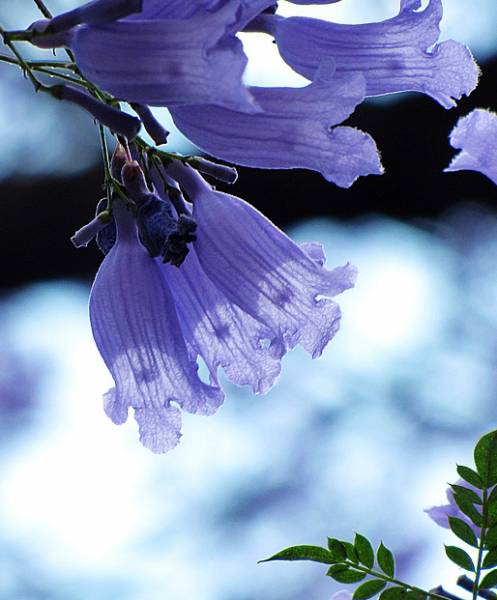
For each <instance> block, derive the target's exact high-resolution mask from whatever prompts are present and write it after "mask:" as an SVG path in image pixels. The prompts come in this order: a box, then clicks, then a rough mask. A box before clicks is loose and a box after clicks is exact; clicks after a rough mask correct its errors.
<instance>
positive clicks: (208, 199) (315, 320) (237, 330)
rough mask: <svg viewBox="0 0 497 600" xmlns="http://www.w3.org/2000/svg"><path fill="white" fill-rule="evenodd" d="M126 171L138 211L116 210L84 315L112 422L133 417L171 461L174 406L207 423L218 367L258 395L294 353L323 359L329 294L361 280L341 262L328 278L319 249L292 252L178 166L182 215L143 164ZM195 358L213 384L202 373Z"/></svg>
mask: <svg viewBox="0 0 497 600" xmlns="http://www.w3.org/2000/svg"><path fill="white" fill-rule="evenodd" d="M122 173H123V175H122V177H123V182H124V183H125V185H126V191H127V193H128V195H129V196H130V198H131V199H132V200H133V202H132V203H131V204H130V206H129V207H126V206H125V205H124V204H123V203H122V202H121V201H118V200H115V201H114V209H113V214H114V220H113V221H112V222H111V223H110V224H109V225H107V227H110V228H112V227H117V239H116V240H115V242H114V241H113V240H112V241H111V245H112V244H113V245H112V247H111V249H110V251H109V252H108V253H107V255H106V256H105V258H104V260H103V262H102V265H101V267H100V269H99V271H98V273H97V276H96V279H95V283H94V285H93V288H92V291H91V299H90V318H91V324H92V329H93V334H94V337H95V341H96V344H97V347H98V349H99V351H100V353H101V355H102V357H103V359H104V361H105V363H106V365H107V367H108V368H109V370H110V372H111V374H112V376H113V378H114V381H115V388H113V389H112V390H110V391H109V392H108V393H107V394H106V396H105V410H106V412H107V414H108V415H109V416H110V418H111V419H112V420H113V421H114V422H115V423H123V422H124V421H126V418H127V415H128V409H129V408H130V407H131V408H133V409H134V413H135V418H136V420H137V422H138V424H139V428H140V439H141V441H142V443H143V444H144V445H145V446H146V447H147V448H150V449H151V450H152V451H153V452H166V451H167V450H169V449H171V448H173V447H174V446H175V445H176V444H177V443H178V441H179V439H180V435H181V433H180V430H181V417H180V410H179V408H181V409H183V410H186V411H188V412H192V413H197V414H204V415H208V414H212V413H213V412H214V411H215V410H216V409H217V408H218V407H219V406H220V405H221V403H222V402H223V398H224V394H223V392H222V390H221V388H220V385H219V381H218V370H219V368H220V367H221V368H222V369H223V370H224V372H225V375H226V376H227V378H228V379H229V380H231V381H232V382H234V383H236V384H239V385H250V386H251V387H252V389H253V391H254V392H256V393H263V392H267V391H268V390H269V389H270V388H271V386H272V385H273V384H274V382H275V380H276V378H277V376H278V374H279V372H280V361H281V358H282V356H283V355H284V354H285V353H286V352H287V351H288V350H289V349H290V348H293V347H294V346H296V345H297V344H300V345H301V346H302V347H303V348H304V349H305V350H307V351H308V352H309V353H310V354H311V355H312V356H313V357H315V356H319V355H320V354H321V352H322V351H323V349H324V347H325V346H326V344H327V343H328V342H329V340H330V339H331V338H332V337H333V336H334V334H335V333H336V332H337V330H338V328H339V324H340V309H339V307H338V305H337V304H336V303H335V302H334V301H333V300H331V297H333V296H336V295H337V294H339V293H341V292H342V291H344V290H346V289H348V288H350V287H352V286H353V285H354V281H355V276H356V271H355V268H354V267H352V266H351V265H348V264H347V265H345V266H343V267H339V268H336V269H333V270H332V271H328V270H326V269H325V268H324V266H323V265H324V262H325V256H324V253H323V250H322V248H321V247H320V246H319V244H306V245H304V246H300V247H299V246H298V245H297V244H295V243H294V242H292V241H291V240H290V239H289V238H288V237H287V236H286V235H285V234H284V233H283V232H282V231H280V230H279V229H278V228H276V227H275V226H274V225H273V224H272V223H271V222H270V221H268V220H267V219H266V218H265V217H263V216H262V215H261V214H260V213H259V212H258V211H257V210H255V209H254V208H252V207H251V206H250V205H249V204H247V203H245V202H244V201H242V200H240V199H238V198H235V197H233V196H228V195H226V194H223V193H221V192H217V191H214V190H213V189H212V188H211V187H210V186H209V185H208V184H207V183H206V182H205V181H204V180H203V179H202V177H201V176H200V175H199V174H198V173H197V172H196V171H194V170H193V169H191V168H190V167H187V166H184V165H182V164H181V163H172V164H171V165H170V166H169V167H168V173H164V174H163V176H164V178H165V179H166V180H169V181H170V182H171V184H170V187H174V185H177V184H175V183H174V181H176V180H177V181H178V182H179V184H180V186H181V188H182V189H184V190H185V192H186V193H187V194H188V197H189V198H190V199H191V200H192V201H193V210H192V212H190V207H191V205H189V203H186V202H183V209H180V214H178V211H177V210H176V208H175V207H174V205H173V203H172V202H171V200H170V198H171V196H172V191H171V189H169V190H168V188H164V189H163V190H161V191H160V193H159V190H154V191H153V192H151V191H150V190H149V189H148V188H147V186H146V184H145V180H144V179H143V174H142V173H141V170H140V168H139V166H138V163H136V162H131V163H127V164H126V165H125V166H124V168H123V171H122ZM172 178H174V180H173V179H172ZM176 189H178V190H179V188H176ZM178 193H179V192H178ZM175 205H176V207H178V206H179V204H178V201H177V199H176V201H175ZM182 210H184V211H185V212H182ZM185 223H186V224H188V223H189V224H190V225H189V226H188V227H187V228H185ZM103 231H105V229H101V230H100V233H102V232H103ZM107 249H108V248H107ZM157 255H159V256H158V257H157ZM160 257H162V259H163V260H161V258H160ZM164 260H165V261H166V262H164ZM198 358H201V359H202V360H203V361H204V363H205V364H206V366H207V368H208V370H209V374H210V383H209V384H207V383H205V382H203V381H202V380H201V379H200V377H199V375H198V372H197V369H198V367H197V359H198Z"/></svg>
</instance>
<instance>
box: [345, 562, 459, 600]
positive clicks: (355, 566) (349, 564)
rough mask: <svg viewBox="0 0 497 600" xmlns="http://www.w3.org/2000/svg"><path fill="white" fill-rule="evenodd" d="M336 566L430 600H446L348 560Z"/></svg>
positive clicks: (438, 595)
mask: <svg viewBox="0 0 497 600" xmlns="http://www.w3.org/2000/svg"><path fill="white" fill-rule="evenodd" d="M338 564H344V565H346V566H347V567H352V568H353V569H355V570H356V571H362V572H363V573H366V574H368V575H372V576H373V577H376V578H378V579H382V580H383V581H387V582H388V583H396V584H397V585H400V586H401V587H403V588H408V589H409V590H413V591H414V592H419V593H421V594H423V595H424V596H429V597H430V598H436V599H437V600H447V598H446V597H444V596H441V595H440V594H435V593H433V592H427V591H426V590H422V589H421V588H419V587H416V586H414V585H411V584H410V583H405V582H404V581H400V579H395V577H389V576H388V575H386V574H385V573H381V572H380V571H375V570H373V569H369V568H368V567H363V566H362V565H359V564H357V563H354V562H352V561H351V560H349V559H347V560H345V561H344V562H342V563H338Z"/></svg>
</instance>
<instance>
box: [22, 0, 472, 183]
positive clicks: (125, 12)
mask: <svg viewBox="0 0 497 600" xmlns="http://www.w3.org/2000/svg"><path fill="white" fill-rule="evenodd" d="M294 1H296V0H294ZM329 1H331V0H329ZM334 1H336V0H334ZM298 3H299V4H308V3H309V2H304V1H303V0H300V1H299V2H298ZM319 3H326V2H319ZM420 6H421V0H401V2H400V12H399V14H398V15H397V16H396V17H393V18H391V19H388V20H386V21H383V22H380V23H370V24H363V25H340V24H335V23H329V22H325V21H321V20H319V19H309V18H301V17H291V18H284V17H281V16H280V15H278V14H277V13H276V14H275V10H276V2H275V0H181V1H179V0H143V2H139V1H138V0H94V1H93V2H89V3H88V4H86V5H84V6H82V7H80V8H78V9H75V10H72V11H69V12H68V13H64V14H62V15H59V16H57V17H55V18H53V19H52V20H42V21H38V22H36V23H34V24H33V25H32V26H31V29H32V32H33V37H32V42H33V43H35V44H37V45H39V46H41V47H45V48H46V47H57V46H66V47H69V48H70V49H71V50H72V52H73V53H74V55H75V57H76V61H77V64H78V66H79V68H80V70H81V71H82V73H83V74H84V75H85V77H87V78H88V79H89V80H90V81H91V82H93V83H94V84H96V85H98V86H99V87H100V88H101V89H102V90H105V91H106V92H108V93H110V94H112V95H113V96H114V97H116V98H119V99H123V100H126V101H128V102H131V103H133V104H136V105H138V106H141V105H145V106H147V105H153V106H166V107H168V108H169V110H170V112H171V115H172V117H173V119H174V122H175V124H176V125H177V126H178V128H179V129H180V130H181V131H182V132H183V133H184V134H185V135H186V136H187V137H188V138H189V139H190V140H191V141H192V142H194V143H195V144H196V145H197V146H199V147H200V148H201V149H203V150H205V151H206V152H208V153H209V154H211V155H212V156H215V157H217V158H220V159H223V160H227V161H229V162H233V163H237V164H240V165H246V166H251V167H259V168H279V169H288V168H296V167H302V168H306V169H313V170H316V171H319V172H320V173H322V174H323V176H324V177H325V178H326V179H328V180H329V181H333V182H335V183H336V184H337V185H339V186H343V187H348V186H350V185H351V184H352V183H353V182H354V180H355V179H357V177H359V176H361V175H368V174H380V173H381V172H382V166H381V163H380V159H379V155H378V151H377V149H376V145H375V143H374V141H373V139H372V138H371V137H370V136H369V135H368V134H366V133H364V132H362V131H359V130H357V129H355V128H353V127H349V126H339V125H338V124H339V123H341V122H342V121H344V120H345V119H346V118H347V117H348V116H349V115H350V114H351V113H352V112H353V111H354V109H355V107H356V106H357V105H358V104H360V103H361V102H362V101H363V100H364V98H366V97H368V96H376V95H380V94H389V93H394V92H403V91H418V92H422V93H425V94H428V95H430V96H432V97H433V98H435V99H436V100H437V101H438V102H440V104H441V105H442V106H444V107H446V108H450V107H451V106H453V105H454V104H455V102H454V99H459V98H461V96H462V95H464V94H469V93H470V92H471V91H472V90H473V89H474V87H475V86H476V83H477V79H478V67H477V66H476V64H475V62H474V61H473V58H472V56H471V54H470V52H469V50H468V49H467V48H466V47H464V46H463V45H461V44H459V43H457V42H455V41H452V40H448V41H445V42H442V43H439V44H437V40H438V37H439V33H440V31H439V23H440V20H441V18H442V2H441V0H429V2H428V5H427V6H426V7H425V8H424V9H423V10H419V9H420ZM240 31H247V32H253V31H263V32H265V33H267V34H269V35H271V36H273V37H274V40H275V42H276V44H277V47H278V50H279V52H280V54H281V56H282V58H283V59H284V60H285V61H286V62H287V63H288V64H289V65H290V66H291V67H292V68H293V69H295V71H297V72H298V73H300V74H302V75H303V76H304V77H306V78H308V79H309V80H310V82H311V83H309V85H308V86H306V87H303V88H271V87H269V88H261V87H247V86H246V85H245V84H244V83H243V78H242V77H243V72H244V69H245V66H246V64H247V57H246V56H245V53H244V51H243V46H242V43H241V42H240V40H239V39H238V38H237V36H236V34H237V33H238V32H240ZM138 114H139V116H142V115H140V113H138Z"/></svg>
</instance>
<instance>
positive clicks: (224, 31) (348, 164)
mask: <svg viewBox="0 0 497 600" xmlns="http://www.w3.org/2000/svg"><path fill="white" fill-rule="evenodd" d="M291 1H293V2H295V3H300V4H308V3H309V2H308V1H307V0H291ZM327 1H328V3H331V2H334V1H337V0H327ZM316 3H326V0H325V1H324V2H323V1H322V0H321V1H319V0H316ZM420 5H421V2H420V0H400V12H399V14H398V15H397V16H395V17H393V18H391V19H388V20H386V21H384V22H381V23H371V24H364V25H339V24H335V23H328V22H324V21H320V20H317V19H307V18H296V17H295V18H284V17H282V16H281V15H279V14H278V13H277V5H276V2H275V0H142V1H141V0H94V1H92V2H88V3H87V4H85V5H83V6H81V7H79V8H76V9H74V10H71V11H68V12H66V13H63V14H61V15H58V16H56V17H53V18H51V19H44V20H41V21H37V22H35V23H33V24H32V25H31V26H30V31H29V33H30V38H29V39H30V41H31V42H32V43H33V44H35V45H37V46H39V47H42V48H57V47H65V48H66V49H67V50H68V52H69V53H70V56H71V57H74V59H75V61H76V65H77V73H78V74H79V75H80V76H81V78H82V80H83V81H84V82H86V83H89V84H90V85H89V86H88V87H87V90H88V91H85V92H83V91H81V90H79V89H76V88H75V87H74V86H71V85H67V84H65V85H59V86H54V87H52V88H51V93H52V94H53V95H54V96H55V97H57V98H59V99H62V100H69V101H72V102H75V103H77V104H79V105H80V106H82V107H83V108H84V109H86V110H87V111H89V112H90V113H91V114H92V115H93V116H94V117H95V118H96V119H97V120H99V121H100V123H102V124H103V125H105V126H106V127H108V128H109V129H110V130H111V131H113V132H114V133H115V134H116V135H117V137H118V139H119V142H120V144H119V145H118V146H117V150H116V152H115V154H114V158H113V162H112V173H111V174H109V176H111V177H112V181H113V183H114V185H117V188H116V189H115V191H116V190H117V192H119V194H116V193H115V194H114V196H112V195H109V196H108V198H107V199H106V200H104V201H103V202H102V203H101V204H100V205H99V206H98V207H97V216H96V217H95V219H94V220H93V221H92V222H91V223H89V224H88V225H86V226H85V227H83V228H82V229H80V230H79V231H78V232H77V233H76V234H75V235H74V237H73V242H74V243H75V245H77V246H81V245H86V244H87V243H88V242H89V241H90V240H91V239H93V238H94V237H95V238H96V241H97V243H98V245H99V247H100V248H101V250H102V251H103V252H104V254H105V258H104V260H103V262H102V265H101V267H100V269H99V271H98V274H97V277H96V280H95V283H94V285H93V288H92V292H91V299H90V317H91V324H92V329H93V334H94V337H95V341H96V344H97V346H98V349H99V351H100V353H101V354H102V357H103V359H104V361H105V363H106V365H107V366H108V368H109V370H110V372H111V373H112V376H113V378H114V381H115V388H113V389H112V390H111V391H109V392H108V393H107V394H106V396H105V410H106V412H107V414H108V415H109V416H110V417H111V419H112V420H113V421H114V422H115V423H123V422H124V421H125V420H126V419H127V415H128V409H129V407H132V408H133V409H134V414H135V418H136V420H137V422H138V425H139V428H140V437H141V441H142V442H143V444H144V445H145V446H146V447H148V448H150V449H151V450H152V451H154V452H165V451H167V450H169V449H170V448H172V447H174V446H175V445H176V444H177V443H178V441H179V438H180V435H181V434H180V429H181V415H180V410H179V409H180V408H181V409H183V410H186V411H189V412H192V413H197V414H212V413H213V412H214V411H215V410H216V409H217V408H218V407H219V406H220V404H221V403H222V402H223V398H224V395H223V392H222V390H221V387H220V384H219V380H218V369H219V368H220V367H221V368H222V369H223V370H224V372H225V375H226V376H227V378H228V379H229V380H231V381H232V382H234V383H236V384H240V385H250V386H251V387H252V389H253V391H254V392H255V393H263V392H266V391H267V390H269V389H270V388H271V386H272V385H273V384H274V382H275V379H276V378H277V376H278V374H279V371H280V361H281V358H282V357H283V355H284V354H285V353H286V352H287V351H288V350H289V349H291V348H293V347H294V346H296V345H297V344H300V345H301V346H302V347H303V348H304V349H305V350H307V351H308V352H309V353H310V354H311V355H312V356H313V357H317V356H319V355H320V354H321V352H322V351H323V349H324V347H325V346H326V344H327V343H328V341H329V340H330V339H331V338H332V337H333V336H334V334H335V333H336V331H337V330H338V327H339V322H340V310H339V307H338V306H337V304H336V303H335V302H334V301H333V300H331V298H332V297H334V296H336V295H338V294H340V293H341V292H342V291H344V290H346V289H348V288H350V287H352V286H353V285H354V281H355V277H356V271H355V268H354V267H352V266H351V265H349V264H347V265H345V266H343V267H338V268H335V269H333V270H330V271H329V270H326V269H325V268H324V263H325V256H324V254H323V250H322V248H321V246H320V245H319V244H316V243H309V244H305V245H303V246H298V245H296V244H295V243H293V242H292V241H291V240H290V239H289V238H288V237H287V236H286V235H285V234H284V233H283V232H281V231H280V230H279V229H277V228H276V227H275V226H274V225H273V224H272V223H270V222H269V221H268V220H267V219H266V218H265V217H263V216H262V215H261V214H260V213H259V212H258V211H257V210H255V209H254V208H252V207H251V206H250V205H248V204H247V203H245V202H244V201H242V200H240V199H238V198H235V197H232V196H229V195H227V194H224V193H221V192H218V191H215V190H214V189H213V188H212V187H211V186H210V185H209V184H207V183H206V181H205V180H204V179H203V178H202V177H201V176H200V174H199V172H203V173H207V174H209V175H211V176H214V177H216V178H218V179H221V180H223V181H225V182H232V181H233V180H234V178H235V177H236V172H235V171H234V170H233V169H232V168H230V167H226V166H223V165H217V164H214V163H212V162H210V161H208V160H206V159H202V158H195V159H191V158H190V159H184V160H183V159H179V158H178V157H177V158H174V157H172V155H170V154H169V155H167V153H164V152H162V153H160V152H157V150H156V149H153V148H151V147H149V146H147V145H144V144H143V142H142V141H141V140H139V138H137V135H138V132H139V129H140V128H141V126H142V125H143V126H144V127H145V129H146V130H147V131H148V133H149V134H150V135H151V137H152V138H153V139H154V141H155V143H156V144H158V145H160V144H164V143H165V142H166V141H167V135H168V132H167V131H165V130H164V128H163V127H162V126H161V125H160V123H158V122H157V121H156V119H155V118H154V116H153V115H152V112H151V110H150V108H149V107H150V106H164V107H167V108H168V109H169V111H170V113H171V115H172V118H173V120H174V122H175V124H176V125H177V127H178V128H179V129H180V130H181V131H182V132H183V133H184V134H185V135H186V136H187V137H188V138H189V139H190V140H191V141H192V142H194V143H195V144H196V145H197V146H199V147H200V148H201V149H202V150H204V151H206V152H207V153H208V154H210V155H212V156H214V157H216V158H219V159H222V160H226V161H228V162H232V163H236V164H240V165H245V166H251V167H260V168H280V169H290V168H297V167H302V168H307V169H313V170H315V171H318V172H320V173H321V174H322V175H323V176H324V177H325V178H326V179H327V180H329V181H331V182H334V183H335V184H337V185H338V186H342V187H349V186H350V185H352V183H353V182H354V181H355V180H356V179H357V178H358V177H359V176H363V175H368V174H380V173H382V171H383V167H382V165H381V162H380V158H379V153H378V150H377V148H376V145H375V142H374V141H373V139H372V138H371V136H370V135H369V134H367V133H364V132H362V131H360V130H358V129H355V128H353V127H350V126H348V125H341V123H342V122H343V121H344V120H345V119H347V118H348V117H349V116H350V115H351V114H352V112H353V111H354V110H355V107H356V106H357V105H358V104H360V103H361V102H362V101H363V100H364V99H365V98H366V97H368V96H376V95H381V94H388V93H393V92H403V91H409V90H410V91H418V92H423V93H425V94H428V95H430V96H431V97H433V98H434V99H435V100H437V101H438V102H439V103H440V104H441V105H442V106H444V107H446V108H450V107H451V106H453V105H454V104H455V102H454V100H455V99H459V98H460V97H461V96H462V95H464V94H469V93H470V92H471V91H472V89H473V88H474V87H475V86H476V83H477V79H478V67H477V66H476V64H475V62H474V61H473V58H472V56H471V54H470V52H469V50H468V49H467V48H465V47H464V46H462V45H460V44H458V43H457V42H454V41H446V42H443V43H439V44H438V43H437V40H438V37H439V22H440V20H441V17H442V4H441V0H429V1H428V4H427V6H426V7H425V8H424V9H422V10H421V9H420ZM239 32H249V33H250V32H264V33H266V34H268V35H270V36H272V37H273V38H274V41H275V43H276V46H277V48H278V50H279V52H280V54H281V57H282V58H283V60H284V61H285V62H286V63H287V64H288V65H290V67H292V68H293V69H294V70H295V71H297V72H298V73H300V74H301V75H303V76H304V77H306V78H307V79H308V80H309V84H308V85H307V86H305V87H302V88H283V87H280V88H276V87H266V88H262V87H254V86H252V87H250V86H246V85H245V84H244V82H243V73H244V70H245V67H246V64H247V57H246V55H245V53H244V50H243V45H242V43H241V41H240V40H239V38H238V37H237V34H238V33H239ZM120 101H125V102H127V103H128V104H129V105H130V106H131V108H132V109H133V111H134V112H135V113H136V116H132V115H130V114H128V113H126V112H123V111H122V110H121V108H120V104H119V103H120ZM133 140H134V141H133ZM193 167H195V168H193ZM199 359H201V360H202V361H203V362H204V363H205V365H206V367H207V369H208V373H209V381H208V382H206V381H203V380H202V379H201V378H200V377H199V374H198V360H199Z"/></svg>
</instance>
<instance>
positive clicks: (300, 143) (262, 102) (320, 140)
mask: <svg viewBox="0 0 497 600" xmlns="http://www.w3.org/2000/svg"><path fill="white" fill-rule="evenodd" d="M333 71H334V67H333V65H332V63H330V62H329V61H325V62H324V63H322V65H321V68H320V70H319V71H318V73H317V76H316V78H315V81H314V82H313V83H311V84H310V85H308V86H307V87H304V88H258V87H253V88H250V91H251V92H252V95H253V96H254V98H255V100H256V102H257V104H258V105H259V106H260V107H261V108H262V111H263V112H260V113H258V114H255V115H247V114H244V113H240V112H235V111H230V110H227V109H224V108H221V107H218V106H212V105H210V106H209V105H204V106H183V107H176V108H173V109H171V115H172V117H173V120H174V122H175V124H176V125H177V127H178V129H180V130H181V131H182V133H184V134H185V135H186V136H187V137H188V138H189V139H190V140H191V141H192V142H193V143H194V144H196V145H197V146H199V147H200V148H202V149H203V150H205V151H206V152H207V153H209V154H211V155H212V156H215V157H217V158H221V159H224V160H227V161H229V162H234V163H237V164H240V165H245V166H249V167H259V168H269V169H291V168H295V167H302V168H306V169H313V170H315V171H319V172H320V173H322V174H323V176H324V177H325V178H326V179H328V180H329V181H334V182H335V183H336V184H337V185H340V186H342V187H349V186H350V185H352V183H353V182H354V180H355V179H356V178H357V177H359V176H360V175H368V174H371V173H374V174H379V173H381V172H382V169H381V164H380V160H379V157H378V153H377V149H376V145H375V143H374V141H373V139H372V138H371V137H370V136H369V135H367V134H366V133H363V132H362V131H359V130H356V129H353V128H351V127H336V128H332V127H331V126H333V125H335V124H336V123H339V122H341V121H342V120H343V119H345V118H347V117H348V116H349V115H350V113H351V112H352V111H353V110H354V108H355V106H356V105H357V104H358V103H359V102H361V101H362V99H363V98H364V79H363V77H362V76H361V75H359V74H355V75H346V76H339V77H333Z"/></svg>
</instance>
